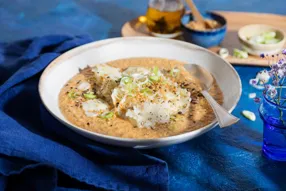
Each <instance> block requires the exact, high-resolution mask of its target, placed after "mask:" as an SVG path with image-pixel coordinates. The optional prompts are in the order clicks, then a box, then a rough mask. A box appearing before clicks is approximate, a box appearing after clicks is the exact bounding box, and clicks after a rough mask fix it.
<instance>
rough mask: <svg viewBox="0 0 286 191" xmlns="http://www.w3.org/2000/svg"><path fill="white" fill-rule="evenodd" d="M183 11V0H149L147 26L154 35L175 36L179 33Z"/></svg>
mask: <svg viewBox="0 0 286 191" xmlns="http://www.w3.org/2000/svg"><path fill="white" fill-rule="evenodd" d="M184 12H185V9H184V3H183V0H149V5H148V9H147V13H146V17H147V27H148V29H149V31H150V32H151V34H152V35H154V36H157V37H163V38H175V37H177V36H179V35H180V34H181V30H180V28H181V27H180V26H181V17H182V16H183V14H184Z"/></svg>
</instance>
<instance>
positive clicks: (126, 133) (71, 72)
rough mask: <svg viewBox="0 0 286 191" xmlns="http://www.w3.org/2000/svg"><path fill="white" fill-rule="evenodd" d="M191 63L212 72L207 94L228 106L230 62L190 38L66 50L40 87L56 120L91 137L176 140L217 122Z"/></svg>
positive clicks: (118, 141)
mask: <svg viewBox="0 0 286 191" xmlns="http://www.w3.org/2000/svg"><path fill="white" fill-rule="evenodd" d="M189 63H194V64H198V65H200V66H202V67H204V68H205V69H207V70H208V71H209V72H210V73H211V74H212V75H213V77H214V78H215V81H216V83H215V84H214V85H213V87H212V88H211V90H210V93H211V95H212V96H213V97H214V98H215V99H216V100H217V101H218V102H219V103H220V104H222V106H223V107H224V108H225V109H226V110H228V111H230V112H231V111H232V110H233V109H234V107H235V106H236V104H237V102H238V100H239V98H240V95H241V82H240V79H239V76H238V74H237V73H236V71H235V70H234V68H233V67H232V66H231V65H230V64H229V63H227V62H226V61H225V60H223V59H221V58H220V57H219V56H217V55H216V54H213V53H212V52H209V51H208V50H206V49H203V48H201V47H198V46H196V45H193V44H190V43H185V42H181V41H176V40H168V39H158V38H152V37H132V38H131V37H129V38H115V39H107V40H102V41H97V42H93V43H89V44H86V45H83V46H80V47H77V48H75V49H72V50H70V51H68V52H66V53H64V54H62V55H61V56H59V57H58V58H56V59H55V60H54V61H52V62H51V63H50V65H49V66H48V67H47V68H46V69H45V71H44V72H43V74H42V76H41V78H40V82H39V93H40V97H41V100H42V102H43V105H44V106H45V107H46V108H47V110H48V111H49V112H50V113H51V114H52V115H53V116H54V117H55V118H56V119H57V120H59V122H61V123H62V124H63V125H65V126H66V127H67V128H69V129H71V130H73V131H75V132H76V133H79V134H81V135H83V136H85V137H87V138H89V139H92V140H94V141H97V142H101V143H105V144H111V145H115V146H124V147H134V148H154V147H161V146H166V145H171V144H178V143H181V142H184V141H187V140H190V139H193V138H195V137H197V136H199V135H201V134H203V133H206V132H207V131H209V130H211V129H213V128H214V127H215V125H216V124H217V121H216V119H215V117H214V115H213V113H212V111H211V109H210V108H209V106H208V104H207V102H206V101H205V99H204V98H203V97H202V96H201V95H200V93H199V92H200V91H199V86H198V85H197V84H198V83H197V81H196V79H194V78H193V77H192V76H189V74H188V73H186V71H184V68H182V64H189ZM134 71H135V73H134ZM97 72H98V74H97ZM138 72H139V73H138ZM141 72H142V73H141ZM135 82H136V83H135ZM150 85H151V86H150ZM165 90H166V92H165ZM177 92H180V93H177ZM125 95H128V96H125ZM177 96H178V97H177ZM151 98H152V99H151ZM177 98H179V100H177ZM122 100H123V101H122ZM152 101H153V103H152ZM173 104H174V105H173ZM157 106H158V107H157ZM158 108H159V109H158ZM146 111H149V113H148V112H146ZM150 112H151V113H155V115H154V116H152V114H150ZM160 115H161V116H160Z"/></svg>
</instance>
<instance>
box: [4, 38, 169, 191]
mask: <svg viewBox="0 0 286 191" xmlns="http://www.w3.org/2000/svg"><path fill="white" fill-rule="evenodd" d="M88 42H91V38H89V37H88V36H76V37H71V36H60V35H58V36H46V37H38V38H34V39H28V40H24V41H18V42H14V43H11V44H5V43H2V44H0V190H1V189H7V190H48V191H49V190H167V189H168V167H167V164H166V162H164V161H162V160H160V159H158V158H155V157H152V156H150V155H146V154H142V153H140V152H139V151H137V150H135V149H130V148H118V147H112V146H107V145H103V144H100V143H96V142H93V141H91V140H88V139H86V138H84V137H82V136H80V135H78V134H76V133H74V132H73V131H71V130H69V129H68V128H66V127H65V126H63V125H62V124H61V123H59V122H58V121H57V120H56V119H54V118H53V117H52V116H51V115H50V114H49V113H48V112H47V110H46V109H45V108H44V107H43V105H42V104H41V101H40V98H39V94H38V89H37V87H38V80H39V77H40V74H41V72H42V71H43V69H44V68H45V67H46V66H47V65H48V64H49V63H50V62H51V61H52V60H53V59H55V58H56V57H57V56H59V55H60V54H62V53H63V52H65V51H67V50H69V49H71V48H74V47H76V46H79V45H82V44H85V43H88Z"/></svg>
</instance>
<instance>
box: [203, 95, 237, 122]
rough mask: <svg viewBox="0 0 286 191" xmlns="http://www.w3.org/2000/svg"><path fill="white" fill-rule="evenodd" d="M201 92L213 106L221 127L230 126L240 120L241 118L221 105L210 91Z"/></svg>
mask: <svg viewBox="0 0 286 191" xmlns="http://www.w3.org/2000/svg"><path fill="white" fill-rule="evenodd" d="M201 93H202V94H203V96H204V97H205V98H206V100H207V101H208V103H209V104H210V106H211V107H212V109H213V111H214V114H215V116H216V118H217V121H218V124H219V126H220V127H221V128H222V127H227V126H230V125H232V124H234V123H236V122H238V121H239V118H237V117H235V116H233V115H231V114H230V113H228V111H227V110H225V109H224V108H223V107H222V106H221V105H219V104H218V103H217V102H216V100H215V99H214V98H213V97H212V96H211V95H210V94H209V92H207V91H206V90H203V91H202V92H201Z"/></svg>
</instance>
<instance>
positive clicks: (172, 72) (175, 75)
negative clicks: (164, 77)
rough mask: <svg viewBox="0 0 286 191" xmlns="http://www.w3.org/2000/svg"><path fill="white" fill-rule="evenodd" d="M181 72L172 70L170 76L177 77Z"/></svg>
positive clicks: (175, 69) (176, 69)
mask: <svg viewBox="0 0 286 191" xmlns="http://www.w3.org/2000/svg"><path fill="white" fill-rule="evenodd" d="M179 72H180V70H179V69H178V68H172V70H171V71H170V75H171V76H173V77H177V76H178V74H179Z"/></svg>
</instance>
